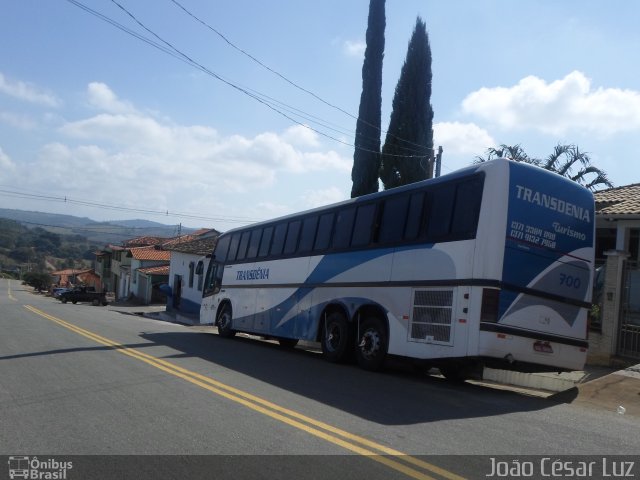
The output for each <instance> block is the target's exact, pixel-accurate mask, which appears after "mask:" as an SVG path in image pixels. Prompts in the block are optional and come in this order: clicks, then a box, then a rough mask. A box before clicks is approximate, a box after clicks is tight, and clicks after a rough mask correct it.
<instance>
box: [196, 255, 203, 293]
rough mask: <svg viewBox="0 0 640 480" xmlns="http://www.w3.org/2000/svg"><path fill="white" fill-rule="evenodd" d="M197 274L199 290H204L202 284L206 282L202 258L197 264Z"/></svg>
mask: <svg viewBox="0 0 640 480" xmlns="http://www.w3.org/2000/svg"><path fill="white" fill-rule="evenodd" d="M196 275H198V291H199V292H201V291H202V284H203V283H204V262H203V261H202V260H200V261H199V262H198V265H197V266H196Z"/></svg>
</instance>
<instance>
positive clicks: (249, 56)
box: [171, 0, 433, 151]
mask: <svg viewBox="0 0 640 480" xmlns="http://www.w3.org/2000/svg"><path fill="white" fill-rule="evenodd" d="M171 2H173V4H174V5H176V6H177V7H178V8H180V9H181V10H182V11H184V12H185V13H186V14H187V15H188V16H190V17H191V18H193V19H194V20H195V21H196V22H198V23H200V24H201V25H203V26H204V27H205V28H207V29H209V30H211V31H212V32H214V33H215V34H216V35H218V36H219V37H220V38H222V40H224V41H225V42H226V43H227V44H228V45H229V46H230V47H232V48H234V49H235V50H237V51H239V52H240V53H242V54H243V55H245V56H246V57H248V58H249V59H251V60H252V61H253V62H255V63H257V64H258V65H260V66H261V67H263V68H264V69H266V70H268V71H269V72H271V73H273V74H274V75H276V76H278V77H280V78H281V79H282V80H284V81H285V82H287V83H288V84H290V85H292V86H293V87H295V88H297V89H298V90H301V91H303V92H305V93H307V94H309V95H311V96H312V97H313V98H315V99H317V100H319V101H320V102H322V103H324V104H325V105H327V106H329V107H331V108H334V109H336V110H338V111H339V112H341V113H344V114H345V115H347V116H349V117H351V118H352V119H354V120H356V121H358V120H359V121H361V122H363V123H364V124H365V125H367V126H369V127H373V128H374V129H376V130H377V131H379V132H381V133H386V134H388V133H389V132H388V131H387V130H383V129H381V128H380V127H378V126H377V125H373V124H371V123H369V122H367V121H365V120H362V119H359V117H357V116H355V115H354V114H352V113H350V112H348V111H346V110H344V109H343V108H340V107H339V106H337V105H334V104H333V103H331V102H329V101H327V100H325V99H323V98H322V97H320V96H319V95H317V94H316V93H314V92H312V91H311V90H309V89H307V88H304V87H302V86H301V85H299V84H298V83H296V82H294V81H293V80H291V79H289V78H288V77H286V76H285V75H283V74H281V73H280V72H278V71H276V70H274V69H273V68H271V67H269V66H268V65H266V64H265V63H264V62H262V61H260V60H259V59H257V58H256V57H255V56H253V55H251V54H250V53H249V52H247V51H246V50H244V49H242V48H240V47H238V46H237V45H236V44H235V43H233V42H232V41H231V40H229V39H228V38H227V37H226V36H225V35H224V34H222V33H221V32H220V31H219V30H217V29H216V28H214V27H212V26H211V25H210V24H208V23H207V22H205V21H204V20H202V19H200V18H199V17H198V16H196V15H195V14H194V13H192V12H191V11H190V10H188V9H187V8H186V7H184V6H183V5H182V4H181V3H180V2H178V1H177V0H171ZM356 134H357V133H356ZM390 135H391V136H392V137H393V138H395V139H396V140H399V141H401V142H404V143H407V144H409V145H413V146H415V147H419V148H421V149H425V148H429V147H427V146H425V145H421V144H419V143H415V142H412V141H410V140H405V139H403V138H401V137H399V136H397V135H394V134H390ZM402 148H406V149H408V150H411V149H409V148H408V147H402ZM431 149H433V148H432V147H431ZM416 151H418V150H416Z"/></svg>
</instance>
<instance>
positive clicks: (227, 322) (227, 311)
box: [216, 305, 236, 338]
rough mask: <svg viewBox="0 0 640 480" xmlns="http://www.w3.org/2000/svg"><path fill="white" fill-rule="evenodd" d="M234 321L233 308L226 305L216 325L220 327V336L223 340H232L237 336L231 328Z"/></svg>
mask: <svg viewBox="0 0 640 480" xmlns="http://www.w3.org/2000/svg"><path fill="white" fill-rule="evenodd" d="M232 319H233V317H232V315H231V307H230V306H229V305H225V306H224V307H222V310H221V311H220V315H218V320H217V322H216V325H218V335H220V336H221V337H222V338H232V337H234V336H235V334H236V331H235V330H233V329H232V328H231V320H232Z"/></svg>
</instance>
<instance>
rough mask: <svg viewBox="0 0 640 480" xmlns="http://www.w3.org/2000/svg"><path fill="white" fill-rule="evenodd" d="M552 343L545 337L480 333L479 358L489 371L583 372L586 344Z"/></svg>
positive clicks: (552, 341) (575, 342)
mask: <svg viewBox="0 0 640 480" xmlns="http://www.w3.org/2000/svg"><path fill="white" fill-rule="evenodd" d="M570 343H572V344H569V342H567V343H565V342H563V341H562V340H560V339H558V340H550V339H548V338H546V337H545V336H541V338H535V335H527V336H526V337H525V336H519V335H516V334H507V333H501V332H489V331H481V332H480V337H479V341H478V356H479V357H482V358H483V359H484V363H485V365H486V366H487V367H490V368H499V369H503V370H514V371H519V372H527V373H533V372H560V371H569V370H582V369H583V368H584V364H585V362H586V359H587V347H586V341H571V342H570Z"/></svg>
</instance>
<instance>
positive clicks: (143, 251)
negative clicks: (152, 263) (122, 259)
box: [130, 246, 171, 261]
mask: <svg viewBox="0 0 640 480" xmlns="http://www.w3.org/2000/svg"><path fill="white" fill-rule="evenodd" d="M130 251H131V256H132V257H133V258H135V259H136V260H166V261H169V260H170V259H171V252H169V251H168V250H159V249H157V248H156V247H154V246H150V247H135V248H132V249H130Z"/></svg>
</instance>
